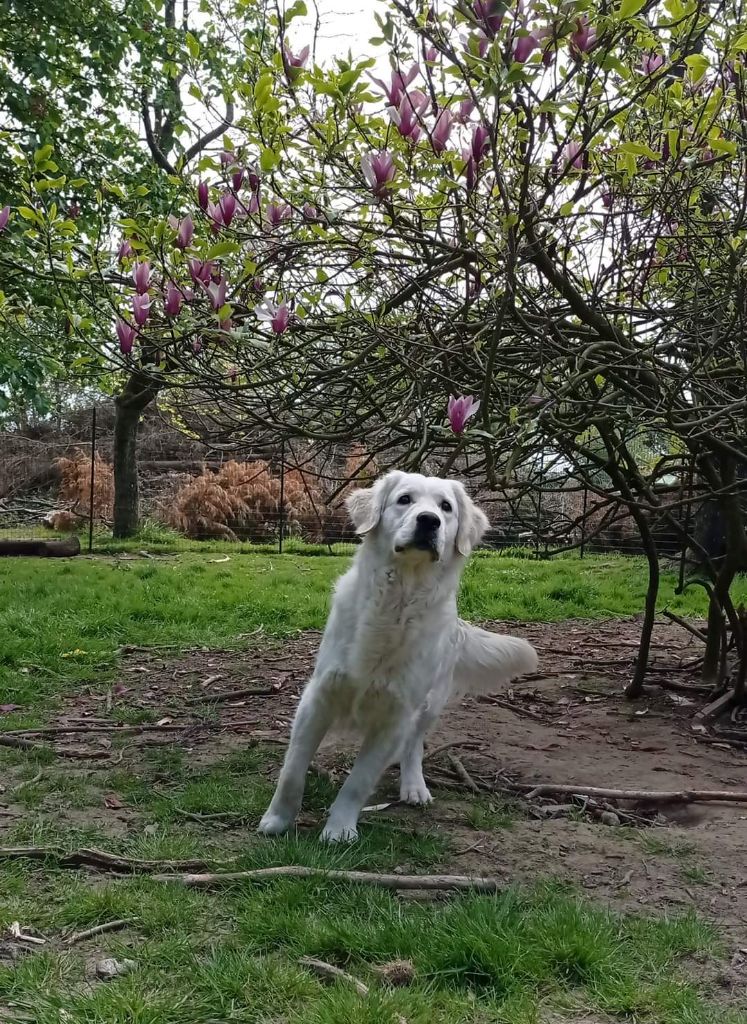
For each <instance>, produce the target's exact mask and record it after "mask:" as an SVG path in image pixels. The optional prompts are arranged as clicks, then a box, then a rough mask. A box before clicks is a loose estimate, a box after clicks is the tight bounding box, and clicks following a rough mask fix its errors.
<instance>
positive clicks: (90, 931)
mask: <svg viewBox="0 0 747 1024" xmlns="http://www.w3.org/2000/svg"><path fill="white" fill-rule="evenodd" d="M134 920H135V918H134V917H123V918H121V920H119V921H107V922H106V924H97V925H95V926H94V927H93V928H86V930H85V931H83V932H75V933H74V934H73V935H70V936H68V938H66V939H65V945H66V946H74V945H75V944H76V942H85V940H86V939H92V938H93V937H94V935H104V934H105V933H106V932H117V931H119V930H120V929H121V928H126V927H127V925H128V924H132V922H133V921H134Z"/></svg>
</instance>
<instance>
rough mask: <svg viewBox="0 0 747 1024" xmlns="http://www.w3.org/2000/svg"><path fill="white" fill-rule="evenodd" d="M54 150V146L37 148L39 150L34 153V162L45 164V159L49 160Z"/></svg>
mask: <svg viewBox="0 0 747 1024" xmlns="http://www.w3.org/2000/svg"><path fill="white" fill-rule="evenodd" d="M53 152H54V146H51V145H46V146H42V147H41V149H37V151H36V152H35V153H34V163H35V164H43V163H44V161H45V160H49V158H50V156H51V155H52V153H53Z"/></svg>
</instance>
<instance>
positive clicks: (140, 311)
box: [132, 293, 151, 327]
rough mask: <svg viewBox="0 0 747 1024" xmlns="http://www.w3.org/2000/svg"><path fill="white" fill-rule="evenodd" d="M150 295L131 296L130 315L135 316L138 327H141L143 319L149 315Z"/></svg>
mask: <svg viewBox="0 0 747 1024" xmlns="http://www.w3.org/2000/svg"><path fill="white" fill-rule="evenodd" d="M150 307H151V301H150V295H148V294H147V293H146V294H145V295H141V294H138V295H133V296H132V315H133V316H134V318H135V323H136V324H137V325H138V327H142V326H143V324H144V323H145V321H146V320H147V319H148V317H149V316H150Z"/></svg>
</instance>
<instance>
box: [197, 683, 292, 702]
mask: <svg viewBox="0 0 747 1024" xmlns="http://www.w3.org/2000/svg"><path fill="white" fill-rule="evenodd" d="M275 693H280V687H279V686H247V687H245V688H244V689H243V690H230V691H229V692H228V693H201V694H199V695H198V696H197V697H189V698H188V700H187V704H221V703H225V702H226V701H229V700H241V698H242V697H270V696H271V695H272V694H275Z"/></svg>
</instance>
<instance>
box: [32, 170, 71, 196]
mask: <svg viewBox="0 0 747 1024" xmlns="http://www.w3.org/2000/svg"><path fill="white" fill-rule="evenodd" d="M66 181H67V176H66V175H65V174H61V175H60V176H59V178H42V179H41V181H35V182H34V188H35V189H36V191H37V192H46V191H47V189H50V188H62V186H63V185H64V184H65V182H66Z"/></svg>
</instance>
